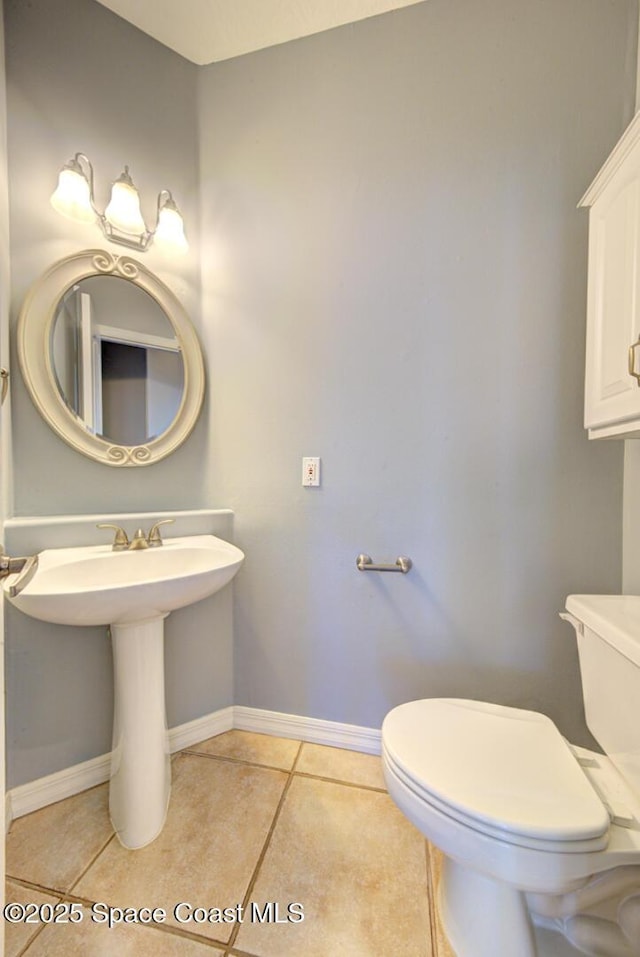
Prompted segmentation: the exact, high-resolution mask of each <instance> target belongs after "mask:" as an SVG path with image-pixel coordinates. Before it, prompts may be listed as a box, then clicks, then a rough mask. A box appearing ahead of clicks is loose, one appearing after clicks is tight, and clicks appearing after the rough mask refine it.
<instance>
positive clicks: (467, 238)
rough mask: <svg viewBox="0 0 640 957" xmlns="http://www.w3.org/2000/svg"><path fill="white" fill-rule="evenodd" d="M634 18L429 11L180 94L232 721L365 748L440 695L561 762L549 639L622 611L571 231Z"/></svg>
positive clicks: (569, 680)
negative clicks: (363, 743) (207, 370)
mask: <svg viewBox="0 0 640 957" xmlns="http://www.w3.org/2000/svg"><path fill="white" fill-rule="evenodd" d="M634 18H635V4H633V3H630V2H626V0H620V2H613V3H606V4H603V3H602V2H600V0H587V2H585V0H562V2H558V0H542V2H536V3H535V4H531V3H530V2H529V0H483V2H482V3H478V2H477V0H456V2H451V0H429V2H428V3H424V4H419V5H417V6H414V7H411V8H408V9H405V10H401V11H397V12H394V13H390V14H388V15H386V16H383V17H379V18H375V19H371V20H368V21H366V22H362V23H359V24H357V25H355V26H350V27H345V28H341V29H339V30H335V31H332V32H329V33H325V34H322V35H319V36H315V37H311V38H308V39H305V40H302V41H299V42H296V43H291V44H287V45H284V46H281V47H277V48H273V49H269V50H266V51H262V52H259V53H256V54H254V55H251V56H247V57H243V58H240V59H237V60H232V61H227V62H224V63H221V64H217V65H213V66H210V67H208V68H206V69H205V70H203V71H202V73H201V77H200V105H201V164H202V170H201V188H202V205H203V220H202V237H203V240H202V243H203V245H202V252H203V257H202V261H203V303H204V313H205V314H206V315H207V330H206V333H205V335H206V337H207V344H208V346H209V352H210V356H211V368H212V383H213V393H214V396H217V397H218V398H217V401H215V402H214V408H215V415H214V418H213V422H212V426H213V432H212V449H213V451H214V453H215V454H214V467H215V488H216V491H217V493H218V494H219V496H220V499H221V500H223V501H224V502H225V504H226V505H228V506H229V507H231V508H233V509H234V510H235V512H236V516H237V521H236V531H237V537H238V541H239V543H240V544H241V546H242V547H244V548H245V550H246V552H247V555H248V559H247V564H246V568H245V570H244V572H243V576H242V579H241V580H239V581H238V584H237V590H236V595H237V616H236V635H235V649H236V668H235V676H236V701H237V702H238V703H240V704H244V705H250V706H256V707H262V708H272V709H276V710H280V711H285V712H287V711H288V712H292V713H295V714H307V715H313V716H317V717H322V718H328V719H335V720H339V721H347V722H354V723H356V724H364V725H374V726H375V725H379V723H380V721H381V719H382V717H383V715H384V713H385V711H386V710H387V709H388V708H389V707H390V706H392V705H395V704H396V703H398V702H400V701H403V700H407V699H410V698H413V697H419V696H423V695H468V696H472V697H486V698H487V699H491V700H494V701H500V702H505V703H512V704H516V705H522V706H530V707H533V708H540V709H542V710H543V711H546V712H547V713H548V714H550V715H551V716H552V717H553V718H555V719H556V720H557V721H558V723H559V725H560V727H561V728H562V730H563V731H564V732H565V733H567V734H569V735H572V736H573V737H575V738H576V739H578V740H579V739H580V738H581V737H582V736H583V730H582V729H583V725H582V719H581V708H580V692H579V681H578V672H577V662H576V654H575V648H574V641H573V637H572V633H571V631H570V629H569V628H568V626H567V625H565V624H562V623H561V622H560V621H559V620H558V617H557V613H558V611H559V610H560V609H561V608H562V607H563V603H564V598H565V596H566V595H567V594H568V593H570V592H576V591H578V592H589V591H596V592H597V591H604V592H606V591H617V590H619V588H620V575H621V495H622V445H621V444H620V443H612V444H606V443H605V444H594V443H591V444H590V443H589V442H588V441H587V439H586V436H585V433H584V431H583V429H582V390H583V374H584V328H585V294H586V239H587V219H586V214H585V213H584V211H579V210H577V209H576V203H577V202H578V200H579V199H580V196H581V195H582V193H583V191H584V189H585V188H586V186H587V185H588V184H589V182H590V180H591V178H592V177H593V175H594V174H595V172H596V171H597V169H598V167H599V166H600V164H601V163H602V162H603V161H604V159H605V157H606V156H607V153H608V152H609V150H610V148H611V147H612V145H613V144H614V143H615V141H616V139H617V137H618V136H619V134H620V132H621V130H622V129H623V128H624V126H625V125H626V122H627V121H628V120H629V119H630V117H631V115H632V111H633V95H634V86H635V45H636V26H635V19H634ZM223 400H224V401H223ZM303 455H320V456H322V460H323V485H322V488H321V489H319V490H306V489H302V488H301V487H300V478H299V472H300V458H301V456H303ZM361 551H366V552H368V553H369V554H371V555H372V556H373V557H374V558H375V559H392V560H393V559H394V558H395V557H396V555H398V554H406V555H408V556H410V557H411V558H412V559H413V561H414V569H413V571H412V572H411V574H410V575H408V576H407V577H406V578H405V577H403V576H400V575H396V576H390V575H388V576H382V575H378V576H376V575H373V574H362V573H359V572H358V571H356V569H355V565H354V562H355V558H356V556H357V555H358V553H359V552H361Z"/></svg>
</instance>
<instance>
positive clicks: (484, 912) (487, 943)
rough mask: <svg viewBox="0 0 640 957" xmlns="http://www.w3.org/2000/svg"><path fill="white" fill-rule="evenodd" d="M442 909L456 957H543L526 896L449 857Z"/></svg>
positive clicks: (440, 893)
mask: <svg viewBox="0 0 640 957" xmlns="http://www.w3.org/2000/svg"><path fill="white" fill-rule="evenodd" d="M438 907H439V911H440V916H441V918H442V923H443V927H444V931H445V934H446V935H447V937H448V939H449V942H450V944H451V946H452V948H453V950H454V952H455V954H456V957H496V954H517V955H518V957H538V952H537V950H536V943H535V936H534V931H533V925H532V923H531V918H530V916H529V911H528V909H527V903H526V899H525V895H524V894H523V893H521V892H520V891H518V890H515V889H514V888H512V887H509V886H508V885H506V884H504V883H502V882H500V881H495V880H493V879H492V878H491V877H486V876H485V875H484V874H480V873H478V872H477V871H473V870H471V869H470V868H468V867H465V866H463V865H461V864H458V862H457V861H454V860H451V858H449V857H443V860H442V873H441V877H440V885H439V889H438Z"/></svg>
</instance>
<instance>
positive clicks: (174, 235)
mask: <svg viewBox="0 0 640 957" xmlns="http://www.w3.org/2000/svg"><path fill="white" fill-rule="evenodd" d="M153 239H154V242H155V243H157V244H158V245H160V246H164V247H165V248H167V249H168V248H171V249H172V250H174V251H175V250H179V251H181V252H186V251H187V249H188V248H189V244H188V243H187V237H186V236H185V234H184V223H183V222H182V216H181V215H180V213H179V212H178V210H177V209H176V208H175V204H167V205H166V206H163V207H162V208H161V210H160V212H159V213H158V225H157V226H156V231H155V233H154V237H153Z"/></svg>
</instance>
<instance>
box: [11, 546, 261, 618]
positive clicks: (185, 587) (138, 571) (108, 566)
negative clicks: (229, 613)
mask: <svg viewBox="0 0 640 957" xmlns="http://www.w3.org/2000/svg"><path fill="white" fill-rule="evenodd" d="M243 559H244V554H243V553H242V552H241V551H240V549H239V548H236V546H235V545H231V544H230V543H229V542H225V541H223V540H222V539H220V538H216V537H215V536H214V535H190V536H186V537H184V538H165V540H164V544H163V545H162V546H160V547H159V548H145V549H140V550H136V551H123V552H114V551H112V550H111V546H110V545H89V546H85V547H80V548H51V549H46V550H45V551H42V552H40V554H39V556H38V570H37V571H36V573H35V575H34V577H33V578H32V579H31V581H30V582H29V584H28V585H26V586H25V588H24V589H23V590H22V591H21V592H20V593H19V594H18V595H16V596H15V598H11V599H10V600H11V602H12V603H13V604H14V605H15V606H16V607H17V608H19V609H20V611H23V612H24V613H25V614H26V615H30V616H31V617H32V618H39V619H40V620H41V621H49V622H54V623H55V624H59V625H116V624H124V623H126V622H136V621H143V620H145V619H149V618H157V617H160V616H164V615H167V614H168V613H169V612H171V611H174V610H175V609H176V608H182V607H183V606H185V605H190V604H191V603H192V602H194V601H200V599H201V598H206V597H207V596H208V595H213V594H214V592H217V591H218V589H220V588H222V587H223V586H224V585H226V584H227V582H229V581H231V579H232V578H233V576H234V575H235V574H236V572H237V571H238V569H239V568H240V565H241V564H242V561H243ZM7 581H8V583H9V584H10V583H11V581H12V579H8V580H7Z"/></svg>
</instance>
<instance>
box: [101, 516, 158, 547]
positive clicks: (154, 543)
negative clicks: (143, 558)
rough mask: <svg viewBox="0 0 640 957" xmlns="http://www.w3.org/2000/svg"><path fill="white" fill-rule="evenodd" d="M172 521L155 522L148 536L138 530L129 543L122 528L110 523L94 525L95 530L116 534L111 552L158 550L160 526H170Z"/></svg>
mask: <svg viewBox="0 0 640 957" xmlns="http://www.w3.org/2000/svg"><path fill="white" fill-rule="evenodd" d="M174 521H175V519H173V518H163V519H161V521H159V522H156V523H155V525H152V526H151V529H150V531H149V534H148V535H145V533H144V532H143V531H142V529H141V528H138V529H137V530H136V532H135V534H134V536H133V538H132V539H131V541H129V536H128V535H127V533H126V532H125V530H124V528H121V527H120V525H112V524H111V523H110V522H100V523H99V524H98V525H96V528H113V529H114V530H115V533H116V534H115V537H114V539H113V545H112V546H111V549H112V551H114V552H124V551H138V550H139V549H141V548H158V547H159V546H160V545H162V536H161V534H160V526H161V525H170V524H171V523H172V522H174Z"/></svg>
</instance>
